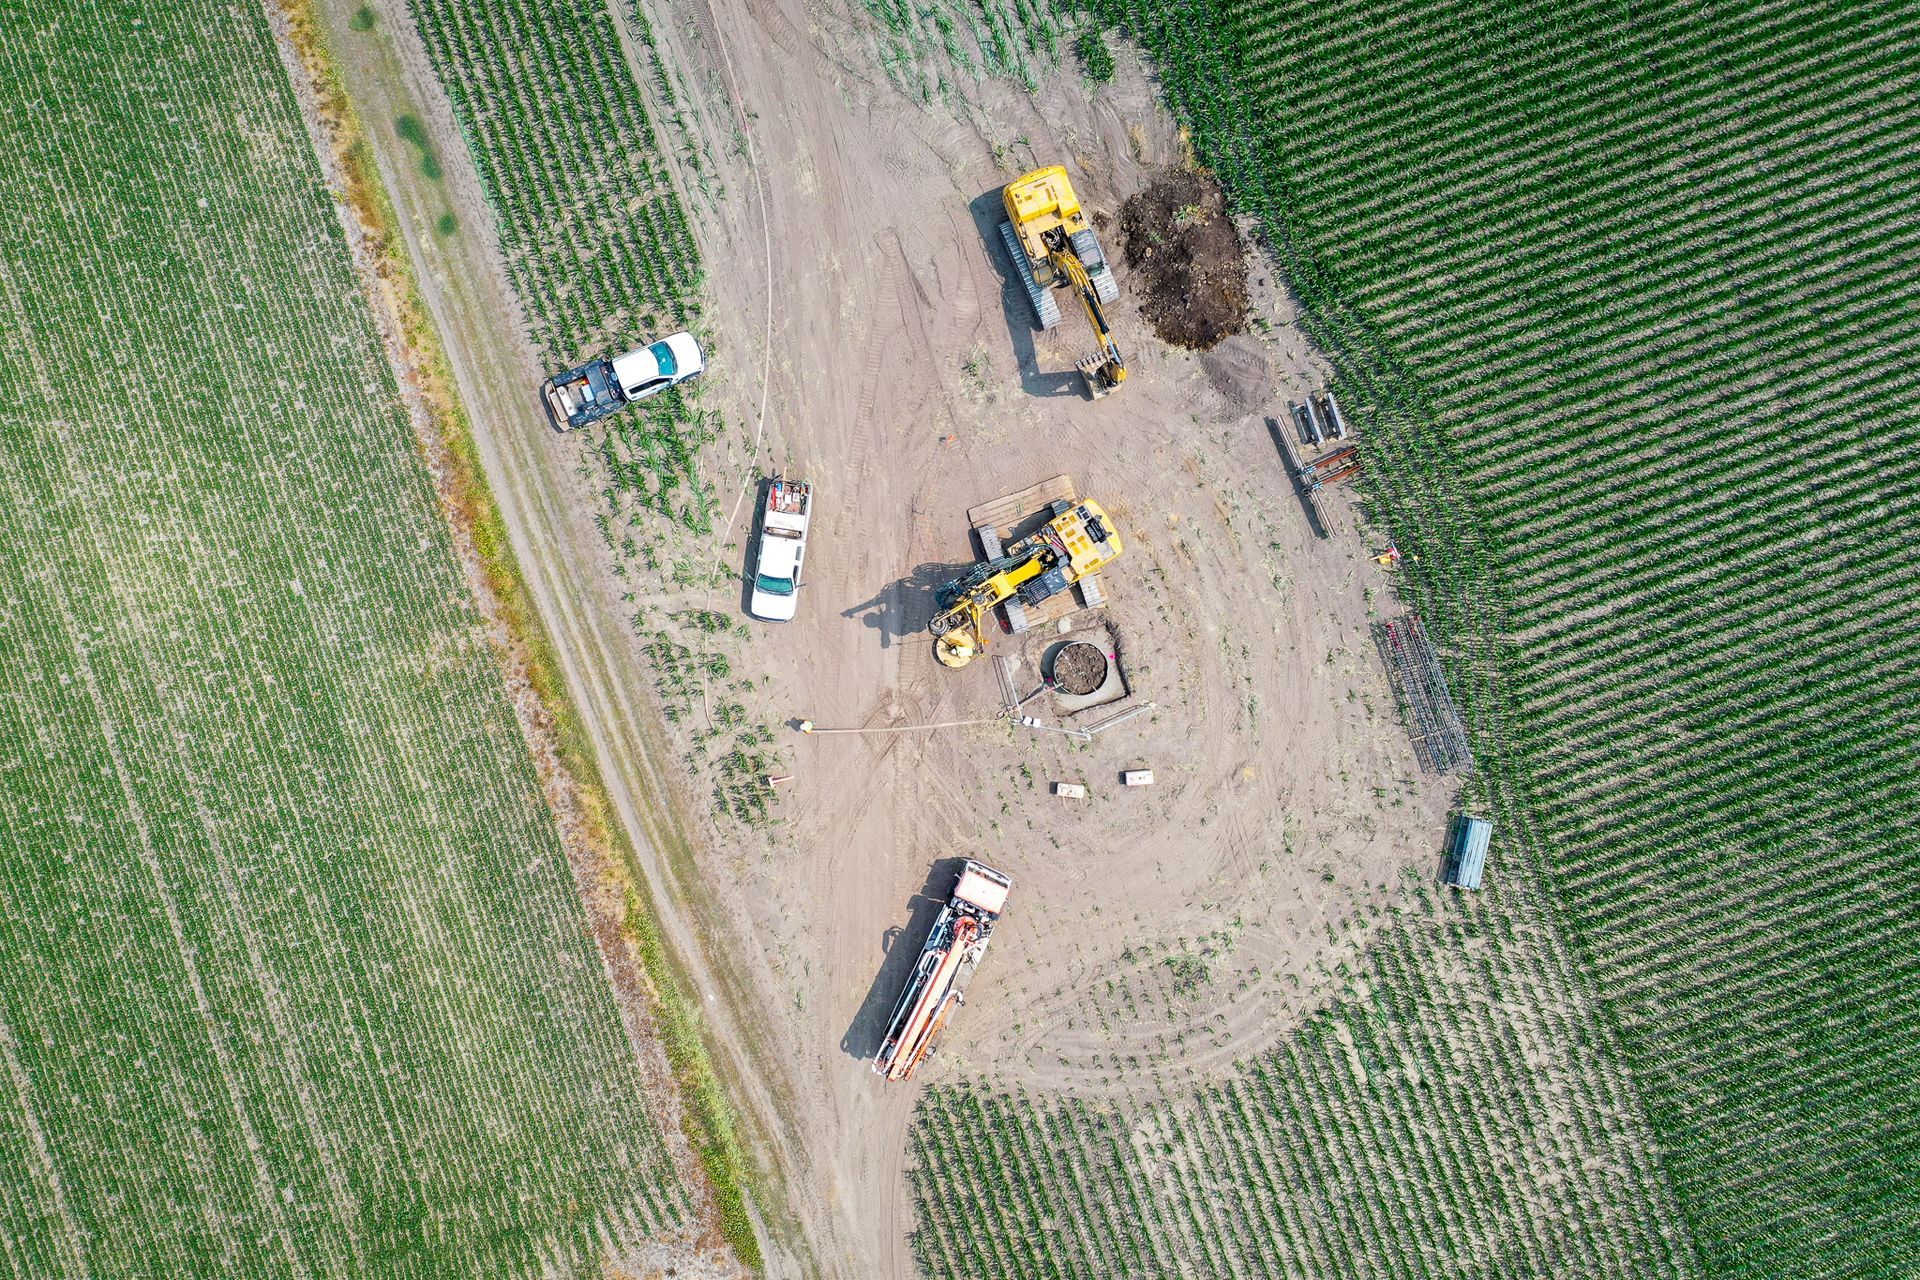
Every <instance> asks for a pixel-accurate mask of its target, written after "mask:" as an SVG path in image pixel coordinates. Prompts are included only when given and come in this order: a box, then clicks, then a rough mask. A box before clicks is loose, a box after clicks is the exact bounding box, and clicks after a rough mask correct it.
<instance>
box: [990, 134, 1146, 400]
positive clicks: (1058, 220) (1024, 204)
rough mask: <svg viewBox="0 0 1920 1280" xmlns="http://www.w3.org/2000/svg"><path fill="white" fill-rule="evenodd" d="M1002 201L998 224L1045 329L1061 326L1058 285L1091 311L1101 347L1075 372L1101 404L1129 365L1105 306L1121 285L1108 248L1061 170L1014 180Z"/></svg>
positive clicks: (1050, 169) (1090, 318)
mask: <svg viewBox="0 0 1920 1280" xmlns="http://www.w3.org/2000/svg"><path fill="white" fill-rule="evenodd" d="M1001 198H1002V201H1003V203H1005V205H1006V206H1007V220H1006V221H1005V222H1003V223H1001V224H1000V237H1001V239H1003V240H1005V241H1006V242H1007V253H1008V255H1009V256H1010V257H1012V259H1013V269H1014V273H1015V274H1016V275H1018V276H1019V277H1020V283H1021V284H1022V285H1023V286H1025V288H1026V291H1027V301H1029V302H1031V303H1032V304H1033V315H1034V318H1035V319H1036V320H1037V321H1039V323H1040V327H1041V328H1042V329H1051V328H1053V327H1054V326H1055V325H1058V324H1059V323H1060V304H1059V302H1058V301H1057V300H1056V299H1055V298H1054V295H1053V293H1052V292H1051V290H1052V289H1053V288H1054V287H1055V286H1065V287H1067V288H1070V289H1072V290H1073V291H1074V292H1075V293H1076V294H1078V295H1079V297H1080V305H1081V306H1082V307H1084V308H1085V309H1086V313H1087V320H1088V322H1089V323H1090V324H1092V325H1093V336H1094V337H1095V339H1097V340H1098V342H1099V344H1100V345H1099V349H1098V350H1096V351H1095V352H1094V353H1093V354H1092V355H1090V356H1088V357H1087V358H1086V359H1084V360H1081V361H1079V362H1078V363H1077V365H1076V366H1075V367H1076V368H1078V369H1079V370H1080V375H1081V376H1082V377H1083V378H1085V379H1086V380H1087V391H1088V392H1089V393H1090V394H1091V395H1092V396H1093V398H1094V399H1095V400H1098V399H1100V397H1102V396H1104V395H1107V394H1108V393H1109V392H1111V391H1112V390H1113V389H1114V388H1115V387H1117V386H1119V385H1120V384H1121V383H1122V382H1125V381H1126V379H1127V365H1126V361H1124V360H1122V359H1121V358H1120V348H1119V347H1118V346H1117V345H1115V343H1114V340H1113V330H1112V328H1111V327H1110V326H1109V325H1108V324H1107V313H1106V307H1107V306H1108V305H1109V304H1110V303H1113V302H1115V301H1118V300H1119V297H1120V285H1119V283H1118V282H1117V281H1115V280H1114V278H1113V268H1112V267H1110V266H1109V265H1108V264H1107V254H1106V250H1104V249H1102V248H1101V247H1100V240H1099V237H1097V236H1095V235H1094V233H1093V227H1092V226H1090V225H1089V224H1088V222H1087V215H1086V213H1085V212H1084V211H1083V210H1082V209H1081V208H1080V198H1079V197H1078V196H1076V195H1074V194H1073V184H1072V183H1071V182H1069V181H1067V171H1066V170H1065V169H1064V168H1062V167H1061V166H1060V165H1057V164H1056V165H1050V166H1048V167H1047V168H1045V169H1035V170H1034V171H1033V172H1032V173H1029V174H1024V175H1022V176H1021V177H1018V178H1015V179H1014V180H1013V181H1012V182H1009V183H1008V184H1007V186H1006V189H1005V190H1004V191H1002V192H1001Z"/></svg>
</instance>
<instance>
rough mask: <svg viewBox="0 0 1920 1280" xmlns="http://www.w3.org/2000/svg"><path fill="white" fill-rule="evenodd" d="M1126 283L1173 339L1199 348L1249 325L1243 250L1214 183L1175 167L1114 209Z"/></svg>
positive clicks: (1159, 329) (1142, 309) (1163, 334)
mask: <svg viewBox="0 0 1920 1280" xmlns="http://www.w3.org/2000/svg"><path fill="white" fill-rule="evenodd" d="M1120 234H1121V235H1122V237H1124V239H1125V241H1126V255H1127V266H1128V267H1130V268H1132V270H1131V272H1130V273H1129V279H1128V281H1127V287H1128V288H1129V289H1130V290H1131V291H1132V293H1133V294H1134V296H1136V297H1138V298H1140V299H1141V303H1140V313H1141V314H1142V315H1144V316H1145V317H1146V318H1147V319H1148V320H1149V321H1150V322H1152V324H1153V330H1154V332H1155V333H1157V334H1159V335H1160V337H1161V338H1162V339H1163V340H1165V341H1167V342H1170V343H1172V344H1173V345H1174V346H1176V347H1190V348H1192V349H1193V350H1195V351H1205V350H1207V349H1208V348H1209V347H1212V346H1214V345H1215V344H1216V343H1218V342H1220V341H1221V340H1222V339H1224V338H1226V337H1229V336H1230V335H1232V334H1236V333H1240V332H1242V331H1243V330H1245V329H1246V327H1247V251H1246V246H1245V245H1243V244H1242V243H1241V242H1240V232H1239V230H1238V229H1237V228H1235V226H1234V225H1233V219H1232V218H1230V217H1228V216H1227V201H1226V197H1225V196H1224V195H1222V194H1221V192H1220V184H1219V183H1217V182H1215V181H1214V180H1213V179H1212V178H1211V177H1208V176H1206V175H1205V174H1199V173H1194V172H1192V171H1191V170H1187V169H1180V170H1176V171H1174V172H1171V173H1165V174H1162V175H1160V177H1159V178H1157V179H1155V180H1154V183H1153V185H1152V186H1150V187H1148V188H1147V189H1146V190H1145V191H1142V192H1141V193H1140V194H1139V195H1137V196H1134V197H1133V198H1132V199H1131V200H1129V201H1127V203H1126V206H1125V207H1124V208H1123V209H1121V210H1120Z"/></svg>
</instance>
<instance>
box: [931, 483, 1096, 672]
mask: <svg viewBox="0 0 1920 1280" xmlns="http://www.w3.org/2000/svg"><path fill="white" fill-rule="evenodd" d="M1052 510H1053V518H1052V519H1051V520H1049V521H1047V523H1046V524H1045V525H1043V526H1041V527H1040V528H1039V529H1038V530H1036V531H1035V532H1034V533H1032V534H1031V535H1029V536H1027V537H1025V538H1022V539H1020V541H1018V542H1016V543H1014V544H1013V545H1012V546H1010V547H1008V548H1006V554H1004V555H1002V556H1000V557H998V558H997V559H992V560H986V561H982V562H981V563H980V564H977V565H975V566H974V567H973V568H972V569H970V570H968V571H967V572H966V573H964V574H962V575H961V576H960V577H958V578H955V579H954V580H953V581H952V582H949V583H947V584H946V585H944V586H942V587H940V588H939V589H937V590H936V591H935V592H934V597H933V598H934V604H935V605H936V607H937V608H938V609H939V612H938V614H936V615H935V617H934V619H933V621H932V623H930V624H929V625H928V630H930V631H932V632H933V634H934V637H935V639H934V646H933V650H934V656H935V657H937V658H939V659H940V661H941V663H942V664H944V665H946V666H949V667H964V666H966V665H967V664H968V663H969V662H972V661H973V660H974V658H976V657H977V656H979V655H980V654H981V653H983V652H985V650H986V647H987V633H986V621H987V618H988V616H989V615H990V614H991V613H992V612H993V610H994V607H995V606H996V605H1000V604H1003V603H1005V602H1006V601H1009V600H1017V601H1018V602H1019V603H1020V604H1022V605H1026V606H1032V605H1036V604H1039V603H1040V602H1041V601H1042V600H1045V599H1047V598H1048V597H1049V596H1056V595H1059V594H1060V593H1061V592H1062V591H1065V590H1067V589H1068V588H1070V587H1071V586H1072V585H1073V584H1074V583H1076V582H1079V581H1080V580H1081V579H1083V578H1090V577H1092V576H1093V575H1094V574H1096V573H1098V572H1100V570H1101V569H1103V568H1105V567H1106V566H1107V565H1109V564H1112V563H1113V562H1114V561H1115V560H1117V559H1119V558H1120V552H1121V546H1120V534H1119V532H1118V531H1117V530H1115V529H1114V527H1113V521H1112V519H1111V518H1109V517H1108V515H1107V513H1106V512H1104V511H1102V510H1101V509H1100V504H1099V503H1097V502H1092V501H1081V502H1056V503H1054V504H1053V508H1052Z"/></svg>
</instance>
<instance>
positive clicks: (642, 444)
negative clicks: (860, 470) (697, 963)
mask: <svg viewBox="0 0 1920 1280" xmlns="http://www.w3.org/2000/svg"><path fill="white" fill-rule="evenodd" d="M413 15H414V18H415V21H416V22H417V23H418V26H419V29H420V32H421V34H422V36H423V37H424V38H425V41H426V44H427V47H428V49H429V51H430V53H431V55H432V58H433V62H434V67H435V70H436V73H437V74H438V76H439V79H440V82H441V84H442V86H443V87H444V89H445V90H446V92H447V95H448V98H449V101H450V102H451V103H452V105H453V109H454V113H455V115H456V116H457V118H458V119H459V122H460V125H461V129H462V134H463V136H464V138H465V140H466V142H467V144H468V151H469V154H470V155H471V156H472V157H473V161H474V164H475V166H476V168H477V170H478V172H479V174H480V176H481V180H482V183H483V185H484V186H485V188H486V191H487V195H488V199H489V201H490V202H491V203H492V205H493V207H494V210H495V213H496V221H497V223H498V225H499V228H500V234H501V239H502V248H503V250H504V252H505V254H506V258H507V266H508V275H509V278H510V279H511V281H512V283H513V287H514V290H515V293H516V295H517V296H518V297H519V299H520V302H521V305H522V306H523V307H524V308H525V310H526V312H527V315H528V316H529V318H530V321H531V323H532V325H533V329H534V336H535V340H536V342H537V343H538V345H539V346H540V347H541V350H542V355H543V358H544V359H546V360H547V361H548V362H549V364H550V366H551V367H559V366H561V365H564V364H569V363H572V362H574V361H577V360H579V359H583V358H585V357H588V356H591V355H597V354H601V353H603V352H619V351H622V350H625V349H627V348H628V347H630V346H632V345H633V344H635V343H638V342H642V341H651V340H652V339H654V338H658V337H661V336H663V335H664V334H665V333H667V332H669V331H671V330H672V329H674V328H678V327H681V326H683V325H684V326H693V327H694V328H695V329H696V330H698V328H699V308H700V304H701V294H702V289H703V277H702V268H701V264H700V256H699V251H698V249H697V247H696V246H695V244H694V242H693V238H692V236H691V235H690V233H689V232H688V229H687V222H686V215H685V213H684V211H683V205H682V203H681V202H680V199H679V197H678V195H677V194H676V191H675V188H674V186H673V183H672V178H671V174H670V170H669V168H668V165H667V162H666V158H665V154H664V152H663V151H662V150H661V148H660V142H659V135H658V134H657V132H656V130H655V128H654V125H653V123H652V121H651V118H650V115H649V104H648V100H647V96H646V94H644V93H643V92H642V89H641V86H640V83H639V82H638V80H636V78H635V75H634V71H633V68H632V67H631V66H630V65H629V64H628V63H627V61H626V60H625V59H624V58H623V57H622V56H621V47H622V46H621V43H620V40H621V28H620V27H617V26H616V24H615V18H614V15H613V14H612V13H611V12H610V11H609V10H608V9H607V8H606V7H605V6H604V5H598V4H592V3H578V4H571V5H562V6H559V7H558V8H556V7H554V6H552V5H547V4H539V3H531V2H529V0H517V2H514V3H505V4H478V3H470V2H469V0H416V2H415V3H414V5H413ZM623 21H624V22H625V30H626V32H627V33H628V35H629V36H630V38H631V39H632V40H633V41H634V42H635V43H634V47H635V48H636V49H637V50H640V51H643V52H644V53H645V54H646V57H647V63H648V65H649V66H651V67H652V68H653V69H654V71H655V74H656V77H657V79H656V83H655V84H654V87H653V94H654V101H655V103H656V104H657V105H658V107H659V108H660V109H663V110H671V109H672V108H673V104H674V102H675V97H674V90H673V87H672V83H671V75H670V72H669V70H668V68H667V67H666V65H665V64H664V62H662V61H661V60H660V59H659V58H658V57H656V56H654V55H653V54H652V51H651V50H652V46H651V34H650V29H649V28H648V26H647V24H646V19H645V15H644V14H643V13H641V12H640V10H639V9H638V8H637V7H630V8H628V9H626V10H625V12H624V14H623ZM672 123H673V122H671V121H670V122H669V127H672ZM683 158H684V159H685V161H686V163H687V166H688V171H689V173H690V174H692V173H697V172H699V171H700V167H701V162H700V160H699V158H698V156H697V154H696V153H694V152H693V151H686V152H685V153H684V156H683ZM716 354H717V353H716V352H715V351H714V350H713V349H712V347H711V343H710V342H709V351H708V355H709V359H712V358H714V357H715V356H716ZM699 397H700V391H699V384H698V383H695V384H692V385H691V386H690V387H689V388H686V389H684V390H681V389H676V390H674V391H670V392H668V393H667V394H665V395H662V396H660V397H658V398H656V399H653V400H649V401H647V402H645V403H643V404H641V405H638V406H635V407H633V408H630V409H627V410H624V411H623V412H621V413H619V414H617V415H615V416H614V417H612V418H610V419H608V420H607V422H606V423H605V424H604V425H602V426H597V427H594V428H591V429H590V433H589V432H582V433H581V439H582V440H583V441H589V442H590V443H589V444H588V448H589V450H590V452H591V455H592V456H591V458H590V459H588V460H585V462H584V465H588V466H590V467H592V468H594V469H595V471H596V473H597V479H598V482H599V484H600V497H601V501H602V503H603V504H604V505H603V507H602V509H601V510H600V511H599V512H598V513H597V514H596V515H595V517H594V520H595V524H596V526H597V527H598V529H599V533H600V538H601V541H602V542H603V543H604V545H605V549H606V552H607V554H608V557H609V560H610V562H611V572H612V573H613V574H614V576H615V577H616V578H617V579H619V581H620V584H621V586H622V588H623V594H624V596H625V598H626V599H627V601H628V602H629V603H630V604H632V605H633V606H634V612H633V627H634V631H635V633H636V634H637V635H638V636H639V637H640V641H641V644H642V646H643V648H644V650H645V652H646V654H647V657H648V659H649V661H650V664H651V666H652V668H653V670H654V674H655V689H656V692H657V693H658V694H659V697H660V703H661V708H662V711H663V713H664V714H665V716H666V718H667V719H668V720H669V721H670V722H673V723H675V724H678V725H680V726H681V727H682V730H683V732H684V733H685V734H686V735H687V738H688V739H689V740H690V741H689V746H688V750H687V754H686V757H685V759H686V764H687V766H688V767H689V769H690V770H692V771H695V772H697V773H701V774H704V775H706V777H707V787H708V789H709V796H710V799H711V801H712V805H713V809H714V811H715V812H716V813H719V814H724V815H727V816H728V817H730V818H732V819H733V820H735V821H737V822H740V823H745V824H749V825H759V824H763V823H766V822H769V821H770V820H771V805H772V799H773V795H772V789H771V788H770V787H769V786H768V784H767V782H766V777H767V775H768V774H769V773H773V772H778V771H779V764H778V757H777V753H776V752H775V750H774V749H773V747H772V742H773V733H772V730H771V729H769V728H768V727H767V726H765V725H758V724H748V723H746V712H745V707H744V704H743V702H742V700H741V695H742V694H744V693H745V692H747V691H749V690H750V689H751V688H752V685H751V684H750V683H748V682H747V681H746V680H745V679H743V677H742V674H741V673H739V672H737V671H735V670H734V666H735V663H736V662H737V661H738V659H739V655H740V649H741V646H740V645H739V643H738V641H739V640H740V639H741V638H743V637H744V636H745V634H746V631H745V627H744V625H743V624H741V625H736V624H735V621H734V616H735V615H734V613H733V610H734V608H735V600H736V597H737V594H738V590H739V576H738V575H739V572H740V567H739V561H738V559H737V553H736V551H735V550H734V549H733V548H730V547H717V546H716V539H715V537H714V533H715V524H716V517H724V515H725V514H727V512H726V511H725V510H724V509H723V508H722V505H721V501H720V491H721V489H722V488H723V486H718V485H716V483H715V481H714V480H713V479H712V477H711V476H710V475H708V474H707V473H705V472H704V471H703V468H702V466H701V460H700V453H701V449H702V447H703V446H704V445H706V444H708V443H710V442H711V441H713V440H714V439H715V438H716V437H717V436H718V435H719V433H720V431H721V429H722V422H721V419H720V416H719V415H718V414H717V413H715V412H713V411H711V410H707V409H703V408H701V407H700V405H699V403H698V402H699ZM725 492H727V493H728V494H731V493H732V492H733V491H732V490H731V489H726V490H725ZM749 514H750V508H749ZM750 527H751V523H750V521H746V520H743V521H742V522H741V523H740V524H738V525H736V533H738V532H744V531H745V530H746V529H748V528H750ZM690 606H691V607H690ZM722 609H724V610H726V612H724V613H723V612H721V611H720V610H722Z"/></svg>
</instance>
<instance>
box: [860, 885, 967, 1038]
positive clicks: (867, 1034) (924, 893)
mask: <svg viewBox="0 0 1920 1280" xmlns="http://www.w3.org/2000/svg"><path fill="white" fill-rule="evenodd" d="M966 861H967V860H966V859H965V858H941V859H939V860H938V861H936V862H935V863H934V864H933V866H932V868H930V869H929V870H928V872H927V879H926V883H925V884H923V885H921V886H920V892H918V893H916V894H914V895H913V897H911V898H909V899H907V911H908V918H907V923H906V924H905V925H904V926H902V925H895V926H893V927H892V928H890V929H888V930H887V931H886V932H885V933H883V934H882V935H881V937H880V949H881V950H882V951H883V952H884V953H885V957H886V958H885V959H883V960H882V961H881V962H880V972H879V974H878V975H876V976H875V978H874V980H873V986H871V987H870V988H868V989H867V998H866V999H865V1000H863V1001H862V1002H861V1004H860V1011H859V1012H858V1013H856V1014H854V1015H853V1021H852V1022H851V1023H849V1024H848V1026H847V1032H846V1034H845V1035H843V1036H841V1037H840V1048H841V1050H842V1051H844V1052H845V1053H846V1055H847V1056H848V1057H850V1058H857V1059H859V1060H861V1061H863V1062H864V1061H866V1060H868V1059H870V1058H872V1057H873V1055H874V1054H876V1053H878V1052H879V1051H880V1042H881V1040H882V1039H883V1038H885V1036H886V1034H887V1019H888V1017H890V1016H891V1015H892V1013H893V1007H894V1005H896V1004H898V1003H899V1001H900V993H901V992H902V991H904V990H905V989H906V985H907V977H908V975H909V974H911V973H912V972H913V965H914V962H915V961H916V960H918V959H919V958H920V949H921V948H922V947H924V946H925V945H926V942H927V935H928V934H929V933H932V932H933V922H934V921H935V920H936V919H937V918H938V917H939V915H940V908H942V907H944V906H945V905H946V904H947V900H948V898H950V897H951V896H952V894H953V885H954V882H955V881H956V880H958V879H959V878H960V870H961V868H962V867H963V866H965V865H966Z"/></svg>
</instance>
